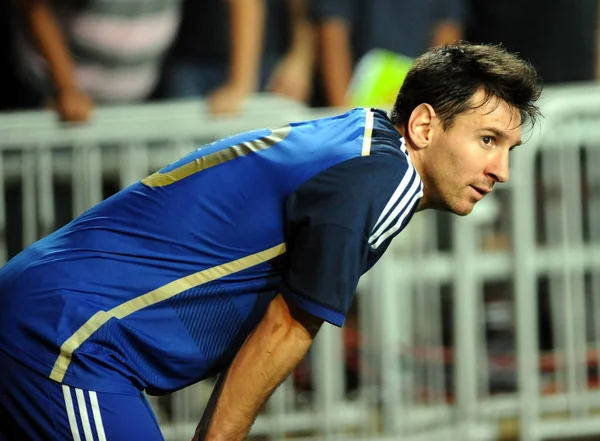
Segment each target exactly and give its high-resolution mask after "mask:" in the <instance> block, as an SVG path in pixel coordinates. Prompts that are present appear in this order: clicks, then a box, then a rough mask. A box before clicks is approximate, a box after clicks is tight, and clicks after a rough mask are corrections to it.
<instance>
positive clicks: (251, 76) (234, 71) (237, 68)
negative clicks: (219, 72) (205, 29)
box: [229, 0, 266, 92]
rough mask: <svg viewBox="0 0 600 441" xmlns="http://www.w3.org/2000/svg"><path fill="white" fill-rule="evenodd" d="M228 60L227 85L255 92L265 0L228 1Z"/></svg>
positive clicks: (263, 24)
mask: <svg viewBox="0 0 600 441" xmlns="http://www.w3.org/2000/svg"><path fill="white" fill-rule="evenodd" d="M229 7H230V29H231V59H230V74H229V84H233V85H236V86H238V87H240V88H244V89H246V90H247V91H248V92H251V91H254V90H255V89H256V87H257V85H258V72H259V69H260V60H261V52H262V46H263V29H264V26H265V14H266V11H265V0H229Z"/></svg>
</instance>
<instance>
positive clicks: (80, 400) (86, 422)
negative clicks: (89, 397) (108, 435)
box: [75, 389, 94, 441]
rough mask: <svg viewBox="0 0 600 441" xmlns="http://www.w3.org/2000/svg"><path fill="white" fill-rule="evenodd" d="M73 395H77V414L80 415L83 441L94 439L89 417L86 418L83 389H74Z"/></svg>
mask: <svg viewBox="0 0 600 441" xmlns="http://www.w3.org/2000/svg"><path fill="white" fill-rule="evenodd" d="M75 395H77V406H78V407H79V415H80V416H81V425H82V426H83V433H84V434H85V441H94V435H92V426H91V425H90V419H89V418H88V412H87V407H86V406H85V397H84V395H83V391H82V390H81V389H75Z"/></svg>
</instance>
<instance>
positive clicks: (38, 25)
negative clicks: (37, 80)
mask: <svg viewBox="0 0 600 441" xmlns="http://www.w3.org/2000/svg"><path fill="white" fill-rule="evenodd" d="M22 4H23V7H24V8H25V11H26V16H27V18H28V21H29V25H30V28H31V32H32V34H33V36H34V39H35V41H36V43H37V45H38V47H39V49H40V52H41V54H42V56H43V57H44V59H45V60H46V62H47V63H48V66H49V69H50V74H51V76H52V80H53V82H54V85H55V87H56V89H57V91H63V90H71V89H75V88H77V83H76V78H75V68H74V65H73V61H72V59H71V55H70V54H69V50H68V48H67V44H66V42H65V40H64V37H63V35H62V32H61V30H60V28H59V27H58V24H57V23H56V20H55V18H54V16H53V14H52V11H51V10H50V8H49V6H48V4H47V3H46V2H45V1H44V0H23V1H22Z"/></svg>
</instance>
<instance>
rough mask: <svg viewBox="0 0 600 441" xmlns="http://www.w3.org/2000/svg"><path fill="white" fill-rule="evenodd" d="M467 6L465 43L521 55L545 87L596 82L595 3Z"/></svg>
mask: <svg viewBox="0 0 600 441" xmlns="http://www.w3.org/2000/svg"><path fill="white" fill-rule="evenodd" d="M467 7H468V11H469V12H468V16H469V20H468V22H467V26H466V38H467V40H469V41H473V42H481V43H491V44H498V43H502V44H503V45H505V46H506V47H507V48H508V49H509V50H511V51H515V52H518V53H520V54H521V56H522V57H524V58H525V59H528V60H530V61H531V62H532V63H533V65H534V66H535V67H536V69H537V70H538V72H539V73H540V76H541V77H542V79H543V80H544V83H545V84H555V83H570V82H579V81H592V80H594V79H596V78H597V70H596V69H597V62H598V59H599V57H598V54H599V52H598V36H597V32H598V29H599V27H598V2H597V1H596V0H578V1H575V2H573V1H568V0H508V1H503V2H490V1H487V0H468V1H467Z"/></svg>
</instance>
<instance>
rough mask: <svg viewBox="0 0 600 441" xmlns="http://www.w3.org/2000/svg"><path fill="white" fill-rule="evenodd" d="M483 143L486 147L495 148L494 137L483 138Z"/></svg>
mask: <svg viewBox="0 0 600 441" xmlns="http://www.w3.org/2000/svg"><path fill="white" fill-rule="evenodd" d="M481 142H483V144H484V145H485V146H486V147H493V146H494V137H493V136H482V137H481Z"/></svg>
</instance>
